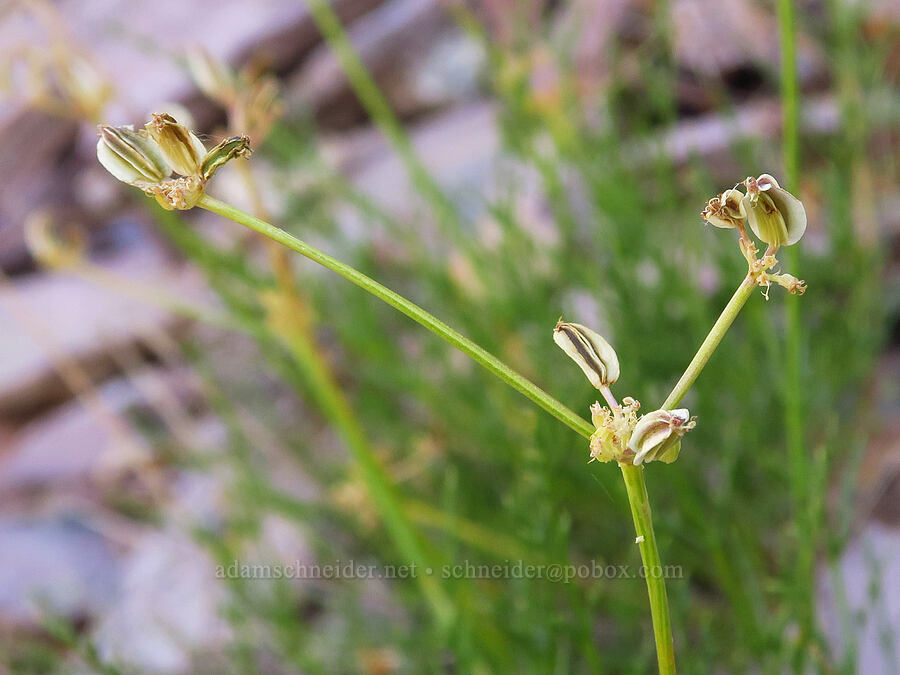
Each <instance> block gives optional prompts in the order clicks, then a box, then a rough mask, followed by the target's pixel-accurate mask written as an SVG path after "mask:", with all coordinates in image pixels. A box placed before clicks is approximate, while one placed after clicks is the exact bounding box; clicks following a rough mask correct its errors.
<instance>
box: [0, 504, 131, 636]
mask: <svg viewBox="0 0 900 675" xmlns="http://www.w3.org/2000/svg"><path fill="white" fill-rule="evenodd" d="M118 590H119V573H118V566H117V565H116V562H115V555H114V551H113V547H112V546H111V545H110V543H109V542H108V541H107V540H106V539H105V538H104V537H102V536H101V535H100V534H98V533H96V532H94V531H92V530H90V529H88V528H87V527H86V526H85V525H83V524H81V523H80V522H78V521H77V520H73V519H71V518H54V519H41V518H25V517H23V518H12V517H4V518H3V519H0V622H2V623H4V624H6V626H7V627H10V626H19V627H29V626H30V627H35V626H37V625H38V624H39V623H40V622H41V620H42V618H44V617H46V616H48V614H50V615H61V616H64V617H66V618H69V619H81V618H84V617H89V616H94V615H96V614H97V613H99V612H100V611H102V610H103V609H105V608H106V607H109V606H110V605H111V604H112V601H113V598H114V597H115V595H116V593H117V592H118Z"/></svg>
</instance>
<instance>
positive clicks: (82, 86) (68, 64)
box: [55, 50, 113, 121]
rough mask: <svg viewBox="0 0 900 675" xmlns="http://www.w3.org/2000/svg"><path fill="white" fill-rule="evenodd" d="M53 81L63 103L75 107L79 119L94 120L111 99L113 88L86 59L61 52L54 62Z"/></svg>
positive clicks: (68, 52) (72, 52)
mask: <svg viewBox="0 0 900 675" xmlns="http://www.w3.org/2000/svg"><path fill="white" fill-rule="evenodd" d="M56 66H57V67H56V70H55V76H56V82H57V85H58V88H59V90H60V91H59V93H60V95H61V96H62V97H63V99H64V101H67V102H69V103H70V104H72V105H73V106H74V107H75V108H76V113H77V115H78V116H79V117H81V118H83V119H86V120H90V121H98V120H99V119H101V118H102V114H103V109H104V108H105V107H106V104H107V103H109V101H110V99H111V98H112V96H113V88H112V85H111V84H110V83H109V81H108V80H107V79H106V77H105V76H104V75H103V74H102V73H101V72H100V70H99V69H98V68H97V67H96V66H95V65H94V64H93V63H92V62H91V61H89V60H88V59H87V58H84V57H82V56H81V55H79V54H77V53H75V52H74V51H72V50H64V51H63V52H62V54H61V55H60V56H58V57H57V59H56Z"/></svg>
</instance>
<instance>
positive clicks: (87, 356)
mask: <svg viewBox="0 0 900 675" xmlns="http://www.w3.org/2000/svg"><path fill="white" fill-rule="evenodd" d="M146 244H147V243H146V242H145V245H144V247H143V248H139V249H137V248H136V249H133V250H131V251H130V252H129V253H128V254H126V255H122V256H120V257H117V258H115V259H114V260H111V261H109V262H108V263H107V264H106V265H105V269H107V271H108V272H110V273H113V274H114V275H117V276H121V278H122V279H124V280H125V281H123V282H120V284H119V285H120V286H121V287H122V289H117V288H116V287H115V285H114V287H112V288H106V287H100V286H98V285H96V284H94V283H90V282H88V281H86V280H83V279H80V278H75V277H73V276H71V275H70V274H66V273H60V274H52V273H47V274H44V275H40V276H29V277H27V278H21V279H16V280H15V282H14V284H11V285H7V286H6V287H4V288H0V316H2V317H3V322H4V330H3V331H2V332H0V417H3V416H5V417H11V418H16V417H23V416H27V415H29V414H31V413H32V412H33V411H35V410H38V409H40V408H42V407H45V406H48V405H51V404H53V403H55V402H58V401H60V400H63V399H66V398H68V397H69V396H71V392H70V391H69V390H68V388H67V387H66V386H65V385H64V384H63V382H62V381H61V379H60V378H59V375H58V374H57V372H56V370H55V368H54V365H53V362H52V361H51V358H50V356H49V352H48V347H50V348H52V349H53V350H55V351H56V352H61V353H63V354H66V355H68V356H70V357H72V358H75V359H77V360H78V362H79V363H80V364H81V365H82V367H84V368H85V369H86V370H87V371H88V372H89V373H90V374H91V375H92V377H93V378H94V380H95V381H99V380H102V379H104V378H105V377H107V376H109V375H110V374H111V373H112V372H115V371H116V370H117V367H116V365H115V363H114V362H113V360H112V359H111V358H110V356H109V352H110V350H114V349H123V346H128V345H135V344H136V342H137V341H138V339H139V338H140V336H141V335H142V334H145V333H147V332H149V331H154V330H157V329H159V328H161V327H165V328H168V329H172V328H174V327H176V326H177V325H179V324H180V323H182V322H179V321H178V320H177V319H176V318H175V317H173V315H172V314H171V313H170V312H167V311H165V310H163V309H160V308H159V307H158V306H156V305H154V304H152V303H151V302H148V301H146V300H145V301H141V300H139V299H135V298H134V297H133V296H132V295H127V294H125V293H127V292H128V288H127V284H128V283H129V281H130V282H133V283H137V284H140V285H142V287H145V288H146V287H150V288H153V289H156V291H158V292H162V293H168V294H169V295H170V296H172V297H174V298H178V299H179V300H181V301H183V302H185V303H195V304H199V303H203V302H208V300H207V298H208V297H209V296H208V292H207V291H206V290H205V287H204V285H203V282H202V280H201V279H200V278H199V275H198V273H197V271H196V270H193V269H190V268H186V267H177V266H173V265H172V264H171V263H170V262H169V261H168V260H167V259H166V256H165V254H164V253H163V252H162V250H161V249H159V248H153V247H151V246H149V245H146ZM113 283H114V284H115V282H113Z"/></svg>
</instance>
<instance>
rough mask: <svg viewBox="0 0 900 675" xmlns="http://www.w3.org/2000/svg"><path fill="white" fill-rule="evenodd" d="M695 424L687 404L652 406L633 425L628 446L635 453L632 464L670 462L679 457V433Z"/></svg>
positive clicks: (688, 429) (684, 432)
mask: <svg viewBox="0 0 900 675" xmlns="http://www.w3.org/2000/svg"><path fill="white" fill-rule="evenodd" d="M694 426H696V422H694V420H692V419H691V413H690V412H689V411H688V410H687V409H686V408H679V409H677V410H654V411H653V412H651V413H647V414H646V415H644V416H643V417H641V419H640V420H638V423H637V425H635V427H634V431H633V432H632V434H631V439H630V440H629V441H628V449H629V450H631V451H632V452H633V453H634V465H635V466H640V465H641V464H643V463H644V462H652V461H653V460H661V461H663V462H666V463H667V464H668V463H671V462H674V461H675V460H676V459H677V458H678V452H679V450H680V449H681V437H682V436H684V435H685V434H686V433H687V432H688V431H690V430H691V429H693V428H694Z"/></svg>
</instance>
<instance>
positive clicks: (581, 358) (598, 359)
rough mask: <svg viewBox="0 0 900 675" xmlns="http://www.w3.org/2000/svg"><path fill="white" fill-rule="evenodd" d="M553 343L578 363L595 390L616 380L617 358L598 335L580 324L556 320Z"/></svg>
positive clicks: (617, 374)
mask: <svg viewBox="0 0 900 675" xmlns="http://www.w3.org/2000/svg"><path fill="white" fill-rule="evenodd" d="M553 341H554V342H555V343H556V344H558V345H559V346H560V348H561V349H562V350H563V351H564V352H565V353H566V354H568V355H569V357H570V358H571V359H572V360H573V361H574V362H575V363H577V364H578V367H579V368H581V370H582V371H584V374H585V375H586V376H587V378H588V380H590V381H591V384H592V385H594V387H596V388H597V389H603V388H604V387H608V386H609V385H611V384H612V383H613V382H615V381H616V380H618V379H619V357H618V356H616V352H615V350H614V349H613V348H612V347H611V346H610V344H609V343H608V342H607V341H606V340H604V339H603V338H602V337H601V336H600V335H598V334H597V333H595V332H594V331H592V330H591V329H590V328H587V327H586V326H582V325H581V324H579V323H566V322H564V321H562V320H560V321H558V322H557V324H556V327H555V328H554V329H553Z"/></svg>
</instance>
